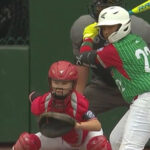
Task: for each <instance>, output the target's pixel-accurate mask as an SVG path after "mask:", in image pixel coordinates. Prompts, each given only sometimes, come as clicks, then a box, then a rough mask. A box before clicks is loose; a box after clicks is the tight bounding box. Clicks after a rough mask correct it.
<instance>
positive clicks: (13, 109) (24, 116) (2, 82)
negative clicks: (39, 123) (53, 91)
mask: <svg viewBox="0 0 150 150" xmlns="http://www.w3.org/2000/svg"><path fill="white" fill-rule="evenodd" d="M28 51H29V48H28V47H20V46H10V47H9V46H5V47H2V46H1V47H0V143H1V142H13V141H15V140H16V139H17V138H18V136H19V135H20V133H21V132H23V131H28V130H29V102H28V91H29V56H28Z"/></svg>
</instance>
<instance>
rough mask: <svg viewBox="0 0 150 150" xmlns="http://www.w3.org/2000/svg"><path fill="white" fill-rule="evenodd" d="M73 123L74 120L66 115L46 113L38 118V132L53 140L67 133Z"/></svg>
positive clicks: (72, 126)
mask: <svg viewBox="0 0 150 150" xmlns="http://www.w3.org/2000/svg"><path fill="white" fill-rule="evenodd" d="M75 123H76V121H75V119H74V118H72V117H70V116H69V115H67V114H63V113H56V112H46V113H43V114H42V115H41V116H40V118H39V130H40V132H41V133H42V134H43V135H44V136H46V137H50V138H55V137H60V136H62V135H64V134H65V133H67V132H69V131H70V130H71V129H72V128H74V126H75Z"/></svg>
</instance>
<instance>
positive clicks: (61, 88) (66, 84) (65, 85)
mask: <svg viewBox="0 0 150 150" xmlns="http://www.w3.org/2000/svg"><path fill="white" fill-rule="evenodd" d="M51 88H52V94H53V95H54V96H56V97H57V98H60V99H64V98H65V97H66V96H67V95H68V94H69V93H70V92H71V91H72V90H73V81H64V80H54V79H52V80H51Z"/></svg>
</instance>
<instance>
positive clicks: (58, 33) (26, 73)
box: [0, 0, 150, 142]
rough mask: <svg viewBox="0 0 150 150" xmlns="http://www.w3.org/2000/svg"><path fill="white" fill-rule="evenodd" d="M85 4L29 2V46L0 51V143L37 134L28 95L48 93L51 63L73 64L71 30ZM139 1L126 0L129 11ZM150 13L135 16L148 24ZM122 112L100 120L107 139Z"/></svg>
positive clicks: (84, 1)
mask: <svg viewBox="0 0 150 150" xmlns="http://www.w3.org/2000/svg"><path fill="white" fill-rule="evenodd" d="M87 2H88V0H74V1H73V0H55V1H52V0H43V1H41V0H30V1H29V16H30V20H29V21H30V45H28V46H5V47H3V46H1V47H0V81H1V82H0V142H14V141H15V140H16V139H17V138H18V136H19V134H20V133H21V132H24V131H28V132H37V131H38V127H37V118H36V117H34V116H32V115H31V113H30V105H29V101H28V94H29V92H31V91H32V90H37V91H39V92H41V93H43V92H46V91H47V90H48V82H47V72H48V69H49V66H50V64H51V63H52V62H54V61H57V60H62V59H65V60H69V61H72V62H73V54H72V47H71V41H70V27H71V25H72V24H73V22H74V21H75V19H77V18H78V17H79V16H80V15H82V14H86V13H87V8H86V6H87ZM141 2H144V1H142V0H138V2H137V1H135V0H128V1H127V2H126V8H127V9H128V10H130V9H131V8H132V7H133V6H136V5H137V3H138V4H140V3H141ZM149 14H150V13H149V11H147V12H145V13H143V14H141V15H138V16H140V17H143V18H144V19H146V20H147V21H149V22H150V20H148V19H149V17H148V15H149ZM125 111H126V109H125V108H117V109H115V110H112V111H109V112H107V113H104V114H102V115H100V116H99V118H100V120H101V122H102V126H103V129H104V133H105V134H106V135H107V136H108V135H109V133H110V131H111V130H112V128H113V127H114V125H115V124H116V123H117V121H118V119H119V118H120V116H121V115H122V114H123V113H124V112H125Z"/></svg>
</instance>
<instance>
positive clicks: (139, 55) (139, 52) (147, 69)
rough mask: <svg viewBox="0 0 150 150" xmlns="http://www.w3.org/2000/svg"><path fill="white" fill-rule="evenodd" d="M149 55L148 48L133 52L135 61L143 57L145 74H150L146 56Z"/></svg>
mask: <svg viewBox="0 0 150 150" xmlns="http://www.w3.org/2000/svg"><path fill="white" fill-rule="evenodd" d="M149 54H150V50H149V49H148V47H144V50H142V49H137V50H136V51H135V56H136V58H137V59H140V58H141V56H143V57H144V65H145V66H144V69H145V72H150V65H149V61H148V57H147V56H148V55H149Z"/></svg>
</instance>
